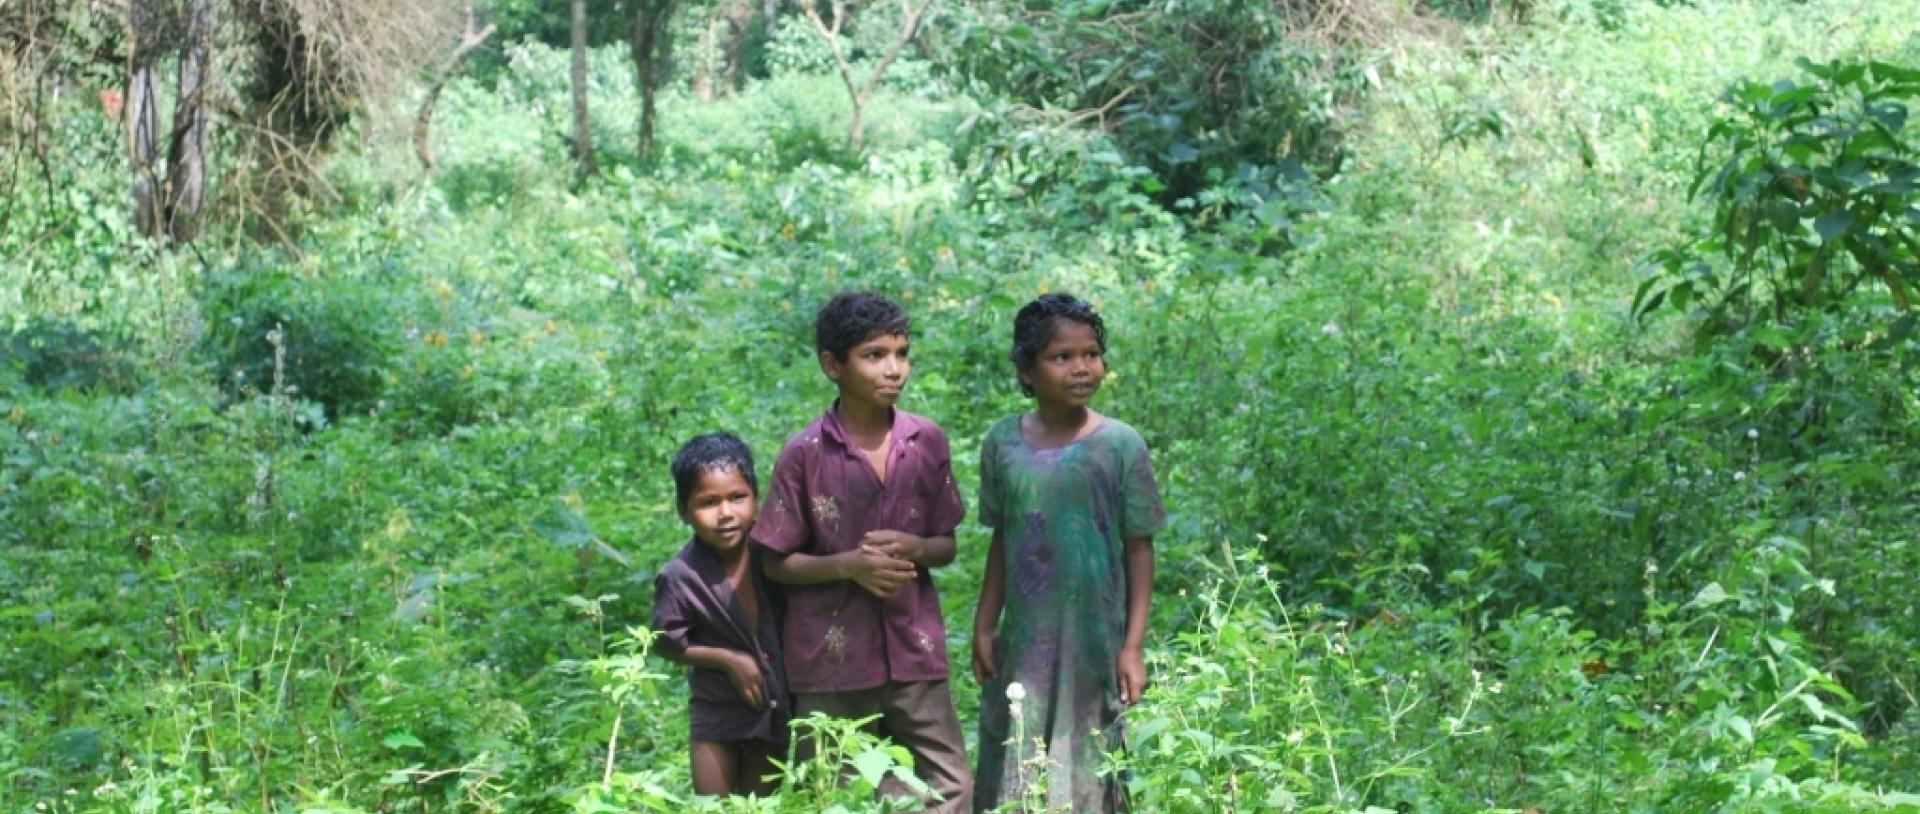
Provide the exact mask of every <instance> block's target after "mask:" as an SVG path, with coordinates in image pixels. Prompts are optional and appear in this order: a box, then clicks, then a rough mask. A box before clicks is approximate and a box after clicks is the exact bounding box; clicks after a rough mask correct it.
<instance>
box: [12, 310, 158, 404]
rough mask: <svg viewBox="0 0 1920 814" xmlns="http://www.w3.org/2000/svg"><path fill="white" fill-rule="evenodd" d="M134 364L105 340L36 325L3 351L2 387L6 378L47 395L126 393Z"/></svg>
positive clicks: (74, 329)
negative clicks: (72, 390)
mask: <svg viewBox="0 0 1920 814" xmlns="http://www.w3.org/2000/svg"><path fill="white" fill-rule="evenodd" d="M132 362H133V360H131V359H129V358H127V354H126V352H125V351H124V350H122V349H118V348H115V347H113V345H112V343H111V342H110V341H108V340H107V339H106V338H105V337H103V336H101V335H100V334H98V333H96V332H93V331H88V330H85V329H83V328H80V327H78V326H75V325H73V324H72V323H67V322H53V321H44V322H34V323H30V324H28V325H27V327H25V328H22V329H21V330H19V331H16V332H14V334H13V336H12V337H11V338H10V339H8V340H7V342H6V344H4V345H0V382H6V381H8V376H7V374H9V373H10V374H12V375H13V376H17V377H18V379H19V381H20V382H22V383H23V384H26V385H30V386H33V387H39V388H42V389H46V390H64V389H68V388H78V389H83V390H84V389H91V388H96V387H97V388H103V389H106V390H111V391H115V392H121V393H124V392H127V391H128V390H130V389H132V387H133V385H134V383H135V373H134V368H133V364H132Z"/></svg>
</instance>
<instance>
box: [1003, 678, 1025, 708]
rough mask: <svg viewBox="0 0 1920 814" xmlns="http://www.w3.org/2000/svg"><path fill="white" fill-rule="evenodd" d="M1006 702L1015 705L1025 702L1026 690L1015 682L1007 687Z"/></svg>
mask: <svg viewBox="0 0 1920 814" xmlns="http://www.w3.org/2000/svg"><path fill="white" fill-rule="evenodd" d="M1007 700H1008V701H1012V702H1015V703H1019V702H1021V701H1025V700H1027V688H1026V687H1023V686H1021V685H1020V682H1018V681H1015V682H1013V683H1012V684H1008V685H1007Z"/></svg>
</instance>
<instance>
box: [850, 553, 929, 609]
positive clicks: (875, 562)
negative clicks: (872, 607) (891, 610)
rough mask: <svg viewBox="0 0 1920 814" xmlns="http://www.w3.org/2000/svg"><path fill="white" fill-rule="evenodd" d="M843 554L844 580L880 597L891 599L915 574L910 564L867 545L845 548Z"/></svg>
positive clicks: (915, 571) (916, 571) (915, 570)
mask: <svg viewBox="0 0 1920 814" xmlns="http://www.w3.org/2000/svg"><path fill="white" fill-rule="evenodd" d="M846 556H847V559H846V566H845V569H846V574H847V579H850V580H853V581H854V582H855V583H858V584H859V585H860V587H862V588H865V589H866V590H867V593H870V594H873V595H874V596H877V597H879V598H881V599H891V598H893V595H894V594H896V593H899V592H900V589H901V588H904V587H906V585H907V583H909V582H912V581H913V578H914V576H915V575H917V574H918V573H919V571H918V570H917V569H915V568H914V566H913V563H910V562H907V561H906V560H903V559H900V558H898V557H895V556H893V555H892V554H888V553H887V552H885V551H883V550H881V549H879V548H875V547H873V546H869V545H862V546H860V547H859V548H858V549H855V550H853V551H849V552H847V555H846Z"/></svg>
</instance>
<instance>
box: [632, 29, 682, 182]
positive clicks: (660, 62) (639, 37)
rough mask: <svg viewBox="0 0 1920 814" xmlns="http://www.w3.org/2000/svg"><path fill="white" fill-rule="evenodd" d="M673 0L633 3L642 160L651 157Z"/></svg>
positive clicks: (670, 43) (669, 41) (669, 42)
mask: <svg viewBox="0 0 1920 814" xmlns="http://www.w3.org/2000/svg"><path fill="white" fill-rule="evenodd" d="M675 2H676V0H642V1H641V2H639V3H636V4H635V5H636V7H637V8H638V11H637V12H636V13H635V16H634V19H633V67H634V70H635V72H636V73H637V75H638V77H637V78H638V80H639V81H638V83H637V84H639V86H640V143H639V145H638V151H639V152H638V155H639V157H640V160H641V161H649V160H652V158H653V146H654V145H653V122H654V97H655V95H656V92H657V91H658V90H659V88H660V85H661V84H663V80H664V79H665V77H664V76H663V74H664V73H665V72H664V71H663V70H662V68H664V67H665V64H666V62H667V54H668V53H670V52H671V51H672V48H673V39H672V38H673V29H671V28H669V27H668V23H669V22H670V21H671V20H672V18H673V7H674V3H675Z"/></svg>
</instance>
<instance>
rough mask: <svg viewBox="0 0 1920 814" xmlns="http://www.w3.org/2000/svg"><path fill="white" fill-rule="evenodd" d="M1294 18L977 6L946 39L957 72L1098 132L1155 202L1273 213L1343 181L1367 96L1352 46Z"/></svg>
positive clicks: (1214, 5) (1200, 1)
mask: <svg viewBox="0 0 1920 814" xmlns="http://www.w3.org/2000/svg"><path fill="white" fill-rule="evenodd" d="M1330 5H1333V4H1330ZM1313 8H1317V5H1316V4H1312V3H1308V4H1303V6H1302V9H1305V10H1310V9H1313ZM1296 11H1298V12H1299V13H1302V14H1309V15H1310V12H1309V11H1302V10H1296V9H1292V8H1291V7H1290V4H1285V3H1267V2H1253V3H1247V2H1238V1H1237V0H1223V1H1216V0H1194V2H1181V3H1177V4H1174V5H1165V4H1136V3H1129V2H1120V3H1111V2H1092V3H1079V2H1074V3H1063V4H1058V5H1053V4H1045V5H1042V4H1027V3H1019V2H1009V3H980V4H968V5H965V6H963V7H961V8H960V9H957V10H956V11H955V13H954V16H953V19H952V20H951V21H950V22H949V24H948V26H947V28H948V30H949V32H950V36H951V43H950V44H949V45H948V46H947V47H948V48H949V49H950V58H951V62H950V63H949V65H950V67H951V68H952V69H953V70H955V71H957V72H959V74H960V75H961V76H962V77H964V78H965V79H967V80H970V81H972V82H977V83H979V84H980V85H981V86H983V87H985V88H987V89H989V90H990V91H992V92H993V93H994V94H996V95H999V96H1003V97H1005V98H1008V99H1010V100H1014V101H1016V102H1018V103H1020V104H1022V105H1024V106H1026V107H1030V108H1041V109H1054V110H1060V111H1068V112H1075V115H1074V116H1073V117H1072V118H1071V119H1069V120H1068V121H1069V122H1072V123H1078V124H1082V125H1087V126H1098V127H1100V128H1101V129H1102V130H1104V131H1105V132H1106V133H1107V134H1108V135H1109V136H1110V137H1111V138H1112V140H1113V143H1114V145H1115V148H1116V149H1117V150H1118V152H1119V154H1120V155H1121V156H1123V157H1124V163H1127V164H1133V165H1138V166H1142V167H1146V168H1149V169H1150V170H1151V171H1152V176H1151V178H1150V179H1149V180H1147V181H1146V182H1145V188H1146V190H1147V192H1148V193H1149V194H1151V195H1153V197H1154V198H1155V199H1156V200H1158V201H1159V202H1161V203H1162V204H1163V205H1168V206H1171V207H1174V208H1176V209H1198V208H1200V207H1202V206H1205V205H1206V203H1207V202H1206V201H1204V200H1203V198H1204V197H1205V196H1208V195H1213V196H1220V195H1223V194H1226V195H1232V194H1237V193H1242V192H1244V194H1248V195H1251V196H1253V197H1255V198H1259V199H1271V198H1273V197H1275V196H1274V195H1273V194H1272V190H1273V189H1275V188H1279V187H1282V186H1283V185H1284V184H1285V183H1286V182H1287V180H1288V179H1291V178H1296V177H1299V176H1301V175H1303V174H1307V173H1332V172H1335V171H1337V170H1338V168H1339V166H1340V163H1341V154H1342V147H1341V136H1340V132H1339V131H1340V128H1341V126H1342V123H1343V122H1345V121H1347V120H1348V118H1349V117H1348V116H1346V112H1347V110H1348V109H1349V108H1350V107H1351V106H1352V105H1353V103H1354V99H1355V96H1356V95H1357V94H1358V93H1359V92H1360V91H1361V90H1362V88H1363V87H1364V82H1365V80H1364V79H1363V78H1362V77H1363V73H1362V72H1361V71H1360V69H1359V68H1358V66H1357V65H1356V64H1355V62H1354V61H1353V57H1354V56H1356V55H1354V54H1348V53H1346V50H1347V49H1346V46H1344V45H1340V44H1337V41H1336V40H1326V41H1314V40H1312V39H1310V38H1307V37H1301V36H1295V35H1296V33H1297V32H1295V31H1292V30H1290V29H1293V28H1296V27H1299V26H1300V25H1301V24H1302V23H1303V22H1306V20H1305V19H1296V18H1295V16H1293V12H1296ZM1352 13H1355V14H1360V15H1364V14H1366V13H1368V12H1366V11H1364V10H1353V11H1352ZM1049 124H1050V125H1052V124H1056V123H1054V122H1049ZM1235 203H1236V204H1240V205H1241V206H1244V205H1245V204H1244V202H1238V201H1236V202H1235ZM1236 208H1238V207H1236Z"/></svg>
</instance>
